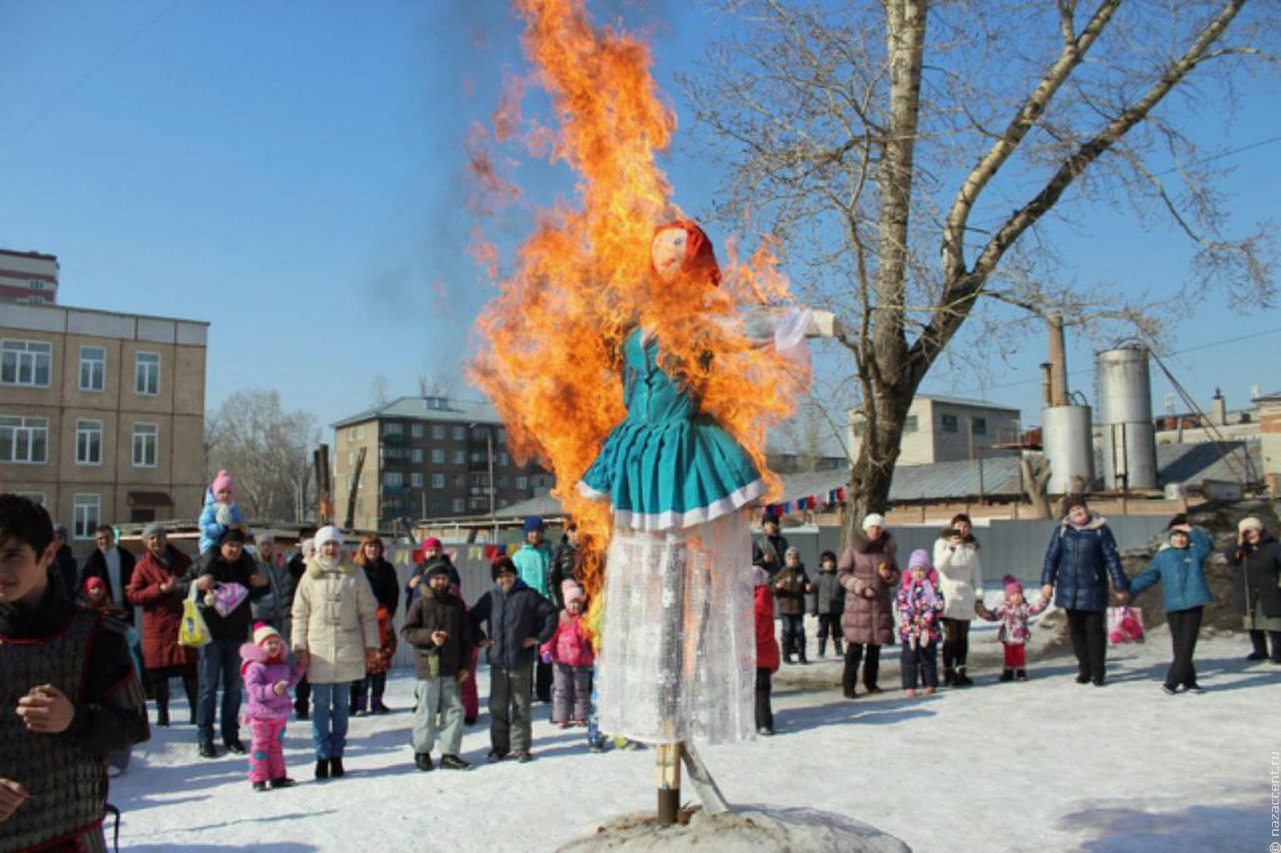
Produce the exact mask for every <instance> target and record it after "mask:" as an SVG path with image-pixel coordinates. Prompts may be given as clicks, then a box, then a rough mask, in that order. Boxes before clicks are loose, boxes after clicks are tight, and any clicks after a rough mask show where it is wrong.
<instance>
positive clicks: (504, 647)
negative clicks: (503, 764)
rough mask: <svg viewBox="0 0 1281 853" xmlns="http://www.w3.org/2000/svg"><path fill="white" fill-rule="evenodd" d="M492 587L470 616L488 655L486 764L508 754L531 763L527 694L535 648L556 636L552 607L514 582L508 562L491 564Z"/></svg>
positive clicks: (512, 566) (501, 560)
mask: <svg viewBox="0 0 1281 853" xmlns="http://www.w3.org/2000/svg"><path fill="white" fill-rule="evenodd" d="M493 574H494V587H493V589H491V590H490V591H489V592H487V593H485V594H484V595H482V596H481V597H480V600H479V601H477V602H476V606H475V607H473V608H472V611H471V617H472V620H473V622H474V623H475V625H476V626H477V628H478V629H481V626H484V628H483V629H481V630H482V631H483V633H482V634H481V636H482V637H483V639H482V640H481V641H480V645H481V646H482V647H484V648H486V649H488V650H489V718H490V727H489V740H490V745H491V748H490V750H489V756H488V758H489V760H490V761H501V760H502V759H504V758H506V757H507V755H508V753H511V755H512V757H513V758H515V759H516V760H517V761H520V762H522V763H523V762H526V761H529V760H530V759H531V757H532V756H531V755H530V752H529V746H530V741H531V739H532V735H531V729H532V726H531V719H530V716H529V705H530V702H529V698H530V697H529V693H530V688H531V687H532V681H533V673H532V672H531V668H532V666H533V663H534V661H535V660H536V659H537V657H538V647H539V646H540V645H542V644H543V643H545V642H547V641H548V640H550V639H551V638H552V635H553V634H555V633H556V607H555V606H554V605H553V604H552V603H551V602H550V601H548V600H547V599H545V598H543V597H542V596H541V595H539V594H538V593H537V592H536V591H535V590H533V589H531V588H530V587H529V586H527V585H526V584H525V582H524V581H522V580H520V579H519V578H517V577H516V565H515V564H514V563H513V562H512V561H511V558H510V557H499V558H498V559H497V560H496V561H495V562H494V568H493Z"/></svg>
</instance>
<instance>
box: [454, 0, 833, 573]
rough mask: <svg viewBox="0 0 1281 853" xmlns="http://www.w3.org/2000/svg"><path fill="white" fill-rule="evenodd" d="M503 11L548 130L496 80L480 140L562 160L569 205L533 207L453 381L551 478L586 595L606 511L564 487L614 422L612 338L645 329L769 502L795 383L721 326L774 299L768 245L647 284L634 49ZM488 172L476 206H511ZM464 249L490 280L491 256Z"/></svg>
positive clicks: (583, 17) (779, 362) (660, 144)
mask: <svg viewBox="0 0 1281 853" xmlns="http://www.w3.org/2000/svg"><path fill="white" fill-rule="evenodd" d="M516 7H517V9H518V10H519V12H520V14H521V16H522V17H523V19H524V21H525V23H526V31H525V34H524V36H523V38H522V43H523V47H524V50H525V53H526V55H527V57H528V58H529V59H530V60H531V62H532V63H533V65H534V75H533V80H534V81H536V82H537V83H538V84H539V85H541V86H542V87H543V88H544V89H545V90H546V91H547V92H548V93H549V94H550V96H551V102H552V108H553V111H554V114H555V119H556V122H557V123H558V125H559V126H558V127H554V128H546V127H542V126H539V125H536V124H534V123H533V122H529V121H526V120H525V119H523V118H522V117H521V115H520V110H519V102H520V96H521V94H522V91H523V90H522V89H521V88H520V85H521V84H511V85H510V86H509V91H508V94H507V96H506V97H505V98H504V100H503V103H502V105H501V106H500V107H499V109H498V110H497V111H496V112H495V115H494V117H493V139H494V140H495V141H496V142H498V143H502V142H505V141H507V140H508V139H517V140H520V141H521V142H523V143H524V144H525V146H526V149H527V150H532V151H540V150H542V151H549V152H550V153H551V156H552V157H553V159H557V160H561V161H564V162H565V163H567V164H568V165H569V166H570V167H571V168H572V169H573V170H574V171H575V172H576V174H577V175H578V182H577V185H576V192H577V196H578V206H577V207H571V206H570V205H568V204H562V205H560V206H558V207H556V208H554V209H550V210H544V211H541V212H539V214H538V219H537V226H536V228H535V230H534V233H533V234H531V235H530V236H529V237H528V239H527V240H526V241H525V242H524V244H523V245H522V246H521V247H520V249H519V251H518V254H517V257H516V259H515V264H514V270H515V271H514V273H513V274H512V275H511V276H510V277H509V278H507V279H505V280H503V281H501V282H500V287H499V294H498V296H496V297H495V298H494V299H493V300H492V301H491V302H490V303H489V304H488V305H487V306H486V308H485V310H484V311H483V312H482V314H481V316H480V319H479V320H478V321H477V324H476V330H477V333H478V338H479V345H480V346H479V353H478V354H477V356H476V358H475V360H474V361H473V363H472V364H471V365H470V368H469V372H470V375H471V379H472V381H474V382H475V383H476V384H477V385H478V386H479V387H480V388H482V389H483V390H484V391H485V392H486V393H487V394H488V395H489V397H490V399H491V400H492V401H493V403H494V406H495V407H496V409H497V410H498V413H499V415H500V416H501V417H502V419H503V421H504V422H505V423H506V425H507V428H508V436H509V443H510V446H511V449H512V452H513V454H514V455H515V456H516V457H517V458H518V459H521V460H525V459H529V458H535V459H537V460H538V461H539V462H540V463H541V464H542V465H544V466H545V467H547V468H548V469H549V470H551V471H552V472H553V473H554V474H555V477H556V486H555V488H554V489H553V495H554V496H555V497H557V498H558V499H560V500H561V501H562V502H563V503H564V505H565V508H566V510H567V511H568V512H569V514H571V515H572V516H573V517H574V518H575V520H576V521H577V522H578V524H579V528H580V530H582V531H583V532H584V533H585V534H586V535H587V537H588V540H587V541H588V543H589V545H588V547H589V561H588V562H589V566H588V574H587V578H586V585H587V587H588V592H589V593H592V592H594V591H595V590H596V589H597V588H598V587H599V584H600V579H601V577H600V573H599V571H598V566H599V562H600V561H599V554H600V553H601V552H602V550H603V548H604V545H605V543H606V542H607V540H608V536H609V528H610V520H609V511H608V507H607V506H606V505H604V504H600V503H595V502H591V501H588V500H587V499H585V498H583V497H581V496H580V495H579V493H578V491H577V489H576V484H577V482H578V480H579V478H580V477H581V476H582V475H583V473H584V472H585V471H586V470H587V467H588V466H589V465H590V464H591V463H592V461H593V460H594V459H595V458H596V455H597V453H598V452H599V450H600V447H601V444H602V442H603V440H604V439H605V437H606V435H608V433H609V431H610V430H611V429H612V428H613V427H614V426H615V425H617V424H618V423H619V422H620V421H621V420H622V419H623V417H624V415H625V410H624V407H623V401H622V388H621V383H620V382H619V378H618V367H619V358H620V354H619V350H620V344H621V341H622V336H623V335H624V334H625V333H626V331H627V330H628V329H630V328H631V327H633V326H634V325H636V324H638V323H639V324H641V325H643V326H646V327H648V328H652V329H655V330H656V331H657V332H658V335H659V340H660V342H661V346H662V349H663V352H664V354H665V355H664V357H665V358H666V359H667V360H668V361H667V365H668V366H669V368H670V369H671V370H673V371H676V372H679V374H680V375H681V376H682V377H683V378H685V380H686V381H687V382H688V383H689V385H690V387H691V389H692V390H693V391H694V392H695V393H696V394H697V395H698V397H699V400H700V407H701V408H702V410H703V411H705V412H707V413H708V414H710V415H711V416H713V417H714V418H715V419H716V420H717V421H718V422H719V423H720V424H721V425H722V426H723V427H725V429H727V430H728V431H729V432H730V433H731V434H732V435H733V436H734V437H735V438H736V439H737V440H738V441H739V442H740V443H741V444H742V445H743V446H744V447H745V448H746V449H747V450H748V452H749V453H751V455H752V456H753V458H754V459H755V461H756V462H757V465H758V467H759V468H760V470H761V471H763V472H766V476H767V477H769V478H770V480H771V487H772V490H773V491H775V492H776V491H777V487H778V483H777V477H776V476H775V475H773V474H772V473H770V472H768V469H767V467H766V465H765V434H766V430H767V429H768V427H770V426H771V425H773V424H775V423H777V422H778V421H780V420H782V419H783V418H785V417H787V416H788V415H790V414H791V412H792V411H793V408H794V407H793V401H794V400H795V399H796V398H797V396H798V394H799V393H800V391H801V390H802V389H803V388H804V387H806V386H807V385H808V379H809V377H808V375H807V371H806V369H804V368H798V367H796V366H795V365H792V364H789V363H786V362H784V360H783V359H782V358H781V357H780V356H779V355H778V354H777V353H775V352H774V351H773V349H772V348H768V347H765V348H762V347H759V346H753V345H752V343H751V342H750V341H749V339H748V337H747V336H746V335H745V334H744V332H743V329H742V327H741V324H739V323H738V322H737V321H736V317H737V316H738V312H739V310H740V309H741V308H742V307H744V306H747V305H760V304H763V303H771V302H772V303H777V302H781V301H787V300H788V299H789V298H790V297H789V295H788V292H787V283H786V280H785V279H784V278H783V276H781V275H780V274H779V272H778V270H777V267H776V264H775V262H774V256H773V253H772V252H771V251H770V248H769V244H768V241H767V242H766V243H764V244H763V245H762V247H761V248H760V249H759V250H758V251H757V252H756V253H755V255H754V256H753V257H752V258H751V259H750V260H749V261H747V262H746V263H738V262H737V261H736V259H735V252H734V247H733V246H732V245H729V246H726V247H723V248H724V249H725V256H726V258H727V259H728V261H729V262H728V263H727V264H724V269H723V276H722V286H721V287H719V288H714V287H710V286H708V284H707V283H706V281H702V282H699V281H691V280H689V279H688V278H686V279H681V280H679V281H678V282H675V283H672V284H669V285H666V286H660V285H658V283H657V281H656V279H655V277H654V276H653V275H652V267H651V264H650V245H651V241H652V239H653V233H654V228H655V226H656V225H658V224H660V223H662V222H665V221H668V220H672V219H675V218H678V217H679V212H678V211H676V210H675V209H674V208H673V206H672V204H671V194H672V192H671V187H670V185H669V184H668V181H667V178H666V176H665V175H664V174H663V171H662V170H661V169H660V168H659V167H658V165H657V164H656V163H655V154H656V153H657V152H661V151H663V150H665V149H666V148H667V146H668V144H669V142H670V140H671V136H672V133H673V131H674V129H675V126H676V120H675V116H674V114H673V113H672V111H671V109H670V108H668V107H667V106H666V105H665V104H664V103H663V101H662V99H661V97H660V93H659V91H658V89H657V87H656V85H655V83H654V80H653V78H652V76H651V75H650V66H651V64H652V57H651V55H650V51H649V48H648V47H647V46H646V45H645V44H643V43H641V42H640V41H638V40H636V39H634V38H632V37H630V36H628V35H626V34H624V33H621V32H618V31H615V30H613V29H611V28H608V27H606V28H597V27H594V26H593V25H592V23H591V21H590V19H589V17H588V15H587V13H586V11H585V10H584V8H583V3H582V0H516ZM469 141H470V142H471V143H472V146H473V147H474V146H475V143H476V142H477V140H476V139H474V138H473V139H472V140H469ZM497 162H498V158H495V157H491V156H488V155H481V154H478V153H476V152H474V151H473V154H472V163H473V167H474V169H475V171H476V177H477V181H478V188H479V190H480V191H481V192H483V193H486V194H488V195H489V196H491V200H492V199H499V200H501V199H508V200H510V199H513V198H515V197H517V193H515V192H514V190H513V189H512V188H510V187H509V186H507V185H505V184H504V182H503V181H502V180H501V179H500V178H499V177H498V176H497V174H496V169H495V167H494V164H495V163H497ZM482 207H484V206H483V205H482ZM474 209H475V208H474ZM473 252H474V254H476V256H477V257H478V258H481V259H483V262H484V263H485V265H486V266H487V268H489V269H493V260H494V257H495V255H494V252H493V250H492V247H490V246H488V245H477V246H474V247H473ZM709 356H710V358H709Z"/></svg>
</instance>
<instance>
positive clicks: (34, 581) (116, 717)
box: [0, 494, 149, 850]
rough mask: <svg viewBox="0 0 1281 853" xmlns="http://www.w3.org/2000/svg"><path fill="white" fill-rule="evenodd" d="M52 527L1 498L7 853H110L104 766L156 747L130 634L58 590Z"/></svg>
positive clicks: (0, 838) (0, 832) (18, 502)
mask: <svg viewBox="0 0 1281 853" xmlns="http://www.w3.org/2000/svg"><path fill="white" fill-rule="evenodd" d="M55 551H56V546H55V545H54V534H53V523H52V521H51V520H50V519H49V515H48V513H47V512H45V510H44V508H43V507H41V506H40V505H39V504H36V503H35V502H33V501H31V500H28V499H27V498H23V497H19V496H18V495H13V494H6V495H0V708H3V709H4V711H3V713H0V850H29V849H54V848H55V846H56V849H59V850H61V849H72V848H74V849H77V850H106V849H107V846H106V839H105V838H104V837H103V832H102V818H103V814H104V813H105V811H106V804H107V776H106V773H104V772H103V768H104V766H105V763H106V758H107V755H108V754H110V753H113V752H117V751H120V750H124V749H126V748H128V747H130V746H132V745H133V744H135V743H141V742H142V741H145V740H147V738H148V737H149V732H148V729H147V712H146V706H145V699H144V698H143V694H142V686H141V684H140V683H139V681H138V677H137V674H136V672H135V670H134V668H133V662H132V661H131V660H130V658H129V649H128V645H127V643H126V642H125V636H124V632H125V627H124V626H123V625H122V624H121V623H119V622H116V621H115V620H112V619H108V618H106V617H104V616H103V615H102V614H101V613H99V612H97V611H92V610H87V609H83V608H79V607H76V606H75V604H74V603H73V602H72V600H71V598H70V597H68V596H67V594H66V590H65V589H64V588H63V585H62V584H61V583H51V582H50V580H51V579H50V575H49V566H50V564H51V563H52V562H53V559H54V554H55Z"/></svg>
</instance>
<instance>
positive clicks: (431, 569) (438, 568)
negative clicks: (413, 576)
mask: <svg viewBox="0 0 1281 853" xmlns="http://www.w3.org/2000/svg"><path fill="white" fill-rule="evenodd" d="M436 575H444V576H445V577H449V566H448V565H447V564H446V563H445V561H444V560H433V561H432V562H431V563H429V564H428V565H427V568H425V569H423V580H424V581H430V580H431V579H432V578H434V577H435V576H436Z"/></svg>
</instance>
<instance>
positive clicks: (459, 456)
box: [454, 450, 467, 465]
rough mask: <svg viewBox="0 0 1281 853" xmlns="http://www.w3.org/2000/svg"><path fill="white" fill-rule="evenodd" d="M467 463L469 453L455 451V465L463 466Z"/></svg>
mask: <svg viewBox="0 0 1281 853" xmlns="http://www.w3.org/2000/svg"><path fill="white" fill-rule="evenodd" d="M466 461H467V452H466V451H464V450H455V451H454V464H455V465H462V464H463V463H464V462H466Z"/></svg>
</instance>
